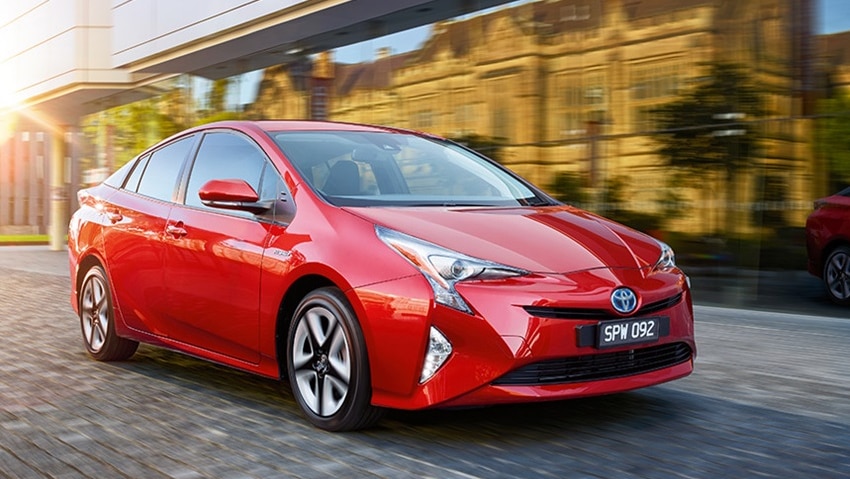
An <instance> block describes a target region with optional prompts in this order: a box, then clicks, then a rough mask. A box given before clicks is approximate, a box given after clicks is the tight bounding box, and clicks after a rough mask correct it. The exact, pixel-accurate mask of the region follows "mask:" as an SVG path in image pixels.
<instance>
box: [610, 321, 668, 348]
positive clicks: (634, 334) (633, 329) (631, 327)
mask: <svg viewBox="0 0 850 479" xmlns="http://www.w3.org/2000/svg"><path fill="white" fill-rule="evenodd" d="M659 319H660V318H640V319H626V320H622V321H604V322H601V323H599V325H598V326H597V328H596V332H597V337H596V346H597V347H599V348H611V347H615V346H623V345H626V344H639V343H651V342H653V341H658V338H659V337H660V330H661V325H660V321H659Z"/></svg>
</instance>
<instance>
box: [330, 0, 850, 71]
mask: <svg viewBox="0 0 850 479" xmlns="http://www.w3.org/2000/svg"><path fill="white" fill-rule="evenodd" d="M528 1H529V0H524V1H517V2H512V3H509V4H508V6H511V5H516V4H520V3H528ZM742 1H747V0H742ZM496 8H504V6H503V7H496ZM815 8H816V9H817V19H816V21H815V28H816V29H817V32H818V33H835V32H843V31H847V30H850V0H818V1H817V2H816V6H815ZM485 12H486V11H485ZM482 13H484V12H479V13H476V14H475V15H481V14H482ZM430 28H431V27H430V26H424V27H419V28H414V29H412V30H407V31H404V32H399V33H396V34H393V35H388V36H386V37H382V38H378V39H375V40H368V41H365V42H362V43H358V44H355V45H350V46H348V47H344V48H340V49H337V51H336V53H335V55H334V58H335V60H336V61H337V62H340V63H358V62H362V61H370V60H372V59H374V58H375V52H376V51H377V50H378V49H379V48H382V47H391V48H392V50H393V53H403V52H406V51H410V50H414V49H416V48H419V47H420V46H421V45H422V43H424V42H425V40H427V39H428V33H429V32H430Z"/></svg>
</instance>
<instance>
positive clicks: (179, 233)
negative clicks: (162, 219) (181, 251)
mask: <svg viewBox="0 0 850 479" xmlns="http://www.w3.org/2000/svg"><path fill="white" fill-rule="evenodd" d="M165 232H166V233H167V234H169V235H171V236H172V237H174V238H182V237H184V236H186V234H187V231H186V229H185V228H183V222H182V221H178V222H177V223H176V224H168V225H166V227H165Z"/></svg>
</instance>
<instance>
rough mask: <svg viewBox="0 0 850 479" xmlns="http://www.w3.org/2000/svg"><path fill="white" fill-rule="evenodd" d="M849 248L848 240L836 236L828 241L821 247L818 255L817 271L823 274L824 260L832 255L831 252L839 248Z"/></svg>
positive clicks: (849, 240)
mask: <svg viewBox="0 0 850 479" xmlns="http://www.w3.org/2000/svg"><path fill="white" fill-rule="evenodd" d="M842 246H844V247H846V248H850V238H845V237H843V236H837V237H835V238H832V239H831V240H829V242H828V243H827V244H826V245H825V246H824V247H823V251H822V252H821V255H820V262H819V264H818V271H821V273H823V268H824V266H826V260H827V258H829V255H831V254H832V252H833V251H835V250H836V249H838V248H840V247H842Z"/></svg>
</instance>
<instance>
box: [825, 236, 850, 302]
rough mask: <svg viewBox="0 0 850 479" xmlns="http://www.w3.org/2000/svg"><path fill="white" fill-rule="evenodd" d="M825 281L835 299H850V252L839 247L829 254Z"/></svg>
mask: <svg viewBox="0 0 850 479" xmlns="http://www.w3.org/2000/svg"><path fill="white" fill-rule="evenodd" d="M824 282H825V283H826V287H827V290H829V294H830V295H831V296H832V297H833V298H834V300H836V301H841V302H843V301H848V300H850V254H848V252H847V251H845V250H844V249H838V250H836V251H835V252H833V253H832V254H831V255H829V258H828V259H827V263H826V268H825V271H824Z"/></svg>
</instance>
